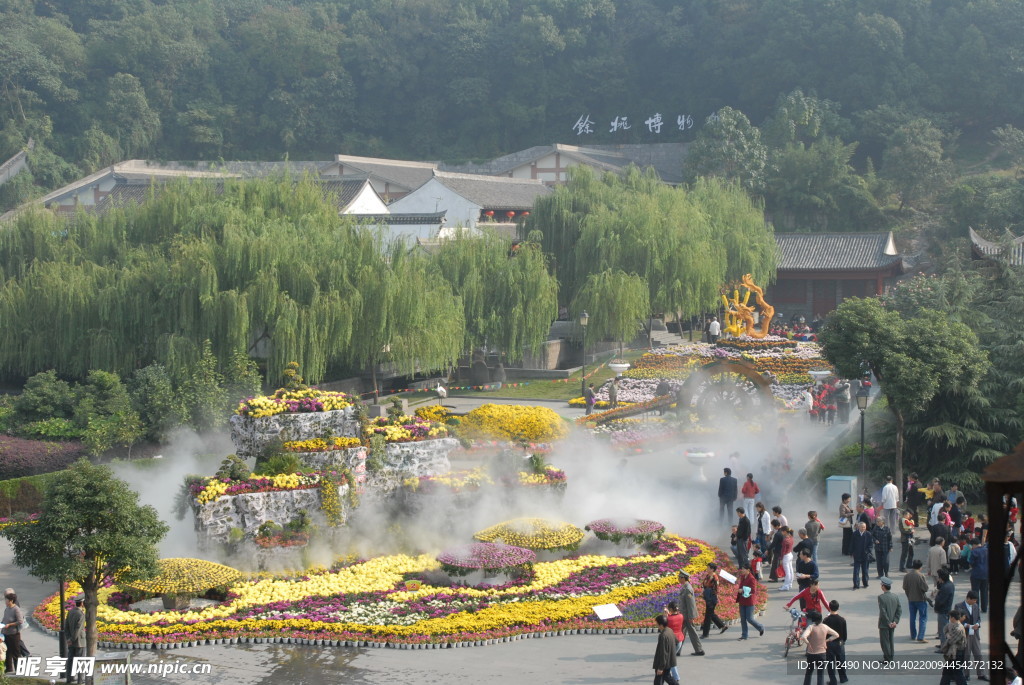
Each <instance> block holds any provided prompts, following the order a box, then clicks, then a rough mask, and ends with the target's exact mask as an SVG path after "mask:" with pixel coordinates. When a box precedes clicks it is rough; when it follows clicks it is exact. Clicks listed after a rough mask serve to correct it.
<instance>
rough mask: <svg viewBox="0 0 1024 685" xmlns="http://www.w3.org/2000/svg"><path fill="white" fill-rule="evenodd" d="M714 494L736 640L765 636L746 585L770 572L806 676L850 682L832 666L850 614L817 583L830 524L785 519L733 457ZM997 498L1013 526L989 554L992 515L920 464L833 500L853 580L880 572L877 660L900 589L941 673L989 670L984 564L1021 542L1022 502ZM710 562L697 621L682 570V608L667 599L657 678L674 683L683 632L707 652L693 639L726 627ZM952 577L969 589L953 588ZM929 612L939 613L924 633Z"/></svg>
mask: <svg viewBox="0 0 1024 685" xmlns="http://www.w3.org/2000/svg"><path fill="white" fill-rule="evenodd" d="M718 496H719V518H720V521H721V522H722V523H723V524H726V523H727V524H728V525H729V526H730V547H731V551H732V554H733V557H734V558H735V561H736V566H737V568H738V569H739V574H738V578H737V579H736V586H735V587H736V592H737V603H738V604H739V608H740V628H741V635H740V636H739V637H738V638H737V639H739V640H746V639H748V638H749V637H750V636H751V634H752V633H751V629H753V630H756V631H757V633H758V635H759V636H762V635H764V626H763V625H762V624H761V623H760V622H758V621H757V619H756V618H755V606H754V599H753V596H754V590H755V588H756V586H757V583H758V582H759V581H760V582H764V583H778V584H779V587H778V589H779V590H780V591H786V592H790V593H792V595H791V597H790V599H789V600H788V601H787V602H786V603H785V604H784V608H785V609H787V610H790V609H791V608H792V607H794V605H797V604H798V605H799V607H800V612H799V613H798V614H794V615H795V616H798V617H799V619H798V620H799V621H800V623H799V624H798V625H797V628H796V629H797V631H798V632H799V635H800V638H801V640H802V642H803V643H804V644H805V645H806V648H807V654H806V661H807V668H806V671H805V673H804V683H805V685H809V684H810V682H811V680H812V678H813V677H814V676H815V675H817V682H818V683H819V685H821V683H823V678H824V676H825V672H826V671H828V677H829V682H830V685H835V683H836V682H840V683H845V682H847V680H848V677H847V674H846V673H845V672H844V671H842V670H840V669H838V668H837V664H839V663H841V662H842V661H844V660H845V658H846V656H845V643H846V640H847V625H846V619H845V617H843V616H842V615H840V610H839V609H840V607H839V602H838V601H836V600H835V599H832V600H829V598H828V597H827V596H826V592H825V589H824V588H822V587H821V580H820V571H819V566H818V548H819V542H820V538H821V536H822V534H823V533H824V531H825V528H826V526H825V524H824V523H822V520H821V518H820V517H819V515H818V512H817V511H814V510H811V511H808V512H807V513H806V518H804V517H803V516H800V517H798V518H799V520H800V522H799V523H791V522H790V521H789V519H788V518H787V516H786V515H785V514H784V513H783V509H782V507H781V506H780V505H774V506H770V507H769V506H768V505H767V504H766V503H765V501H764V498H763V494H762V492H761V488H760V486H759V485H758V483H757V481H756V480H755V478H754V474H753V473H747V474H746V476H745V478H744V479H743V481H742V483H740V482H739V479H738V478H737V477H735V476H733V474H732V470H731V469H730V468H725V469H724V471H723V475H722V477H721V478H720V480H719V488H718ZM1004 508H1005V510H1006V514H1007V518H1008V520H1009V525H1008V528H1007V530H1006V531H1005V544H1004V545H1003V549H1004V550H1005V553H1004V555H1003V557H1002V558H1000V559H998V561H997V560H994V559H993V560H990V559H989V547H988V541H989V536H990V535H991V534H992V533H991V531H990V530H989V522H988V518H987V517H986V516H985V515H984V514H982V513H978V514H975V513H974V512H972V510H971V508H970V507H969V506H968V503H967V500H966V496H965V495H964V494H963V493H962V492H961V491H960V489H959V487H957V485H951V486H950V487H949V489H948V490H943V488H942V484H941V482H940V480H939V479H933V480H932V481H930V482H929V483H928V484H927V485H926V484H925V483H924V482H922V481H921V480H920V479H919V478H918V476H917V474H911V475H910V476H909V477H908V479H907V480H906V482H905V483H904V484H903V485H902V487H900V486H899V485H897V484H896V483H895V482H894V479H893V478H891V477H889V478H887V479H886V482H885V484H884V485H883V486H882V487H881V488H880V490H879V491H878V492H877V493H875V494H874V495H872V494H870V493H869V491H868V490H867V489H865V490H864V491H863V492H862V493H860V494H858V495H857V500H856V502H854V498H853V495H851V494H849V493H847V494H843V495H842V498H841V502H840V503H839V511H838V513H839V519H838V528H839V530H840V531H841V535H842V541H841V554H842V555H844V556H846V557H849V563H850V566H851V567H852V581H853V582H852V587H853V589H854V590H859V589H861V588H870V587H871V586H872V585H873V584H874V583H876V582H877V583H878V587H879V588H880V590H881V592H880V594H879V595H878V597H877V604H878V632H879V645H880V647H881V652H882V660H883V661H884V662H889V663H891V662H893V661H894V659H895V651H896V647H895V633H896V630H897V628H898V626H899V624H900V623H901V622H902V621H903V620H904V604H903V598H901V597H899V595H898V590H902V594H903V595H904V596H905V602H906V609H907V615H906V618H907V623H908V624H909V636H910V639H911V640H912V641H914V642H916V643H927V642H929V640H930V639H934V640H935V645H934V649H935V652H936V654H937V655H940V659H941V660H942V663H943V664H944V666H943V669H942V674H941V683H942V684H943V685H945V684H946V683H961V684H962V683H966V682H967V681H968V680H969V679H970V678H971V676H972V675H973V676H975V677H976V678H977V679H978V680H981V681H988V680H989V672H988V669H987V668H986V665H987V662H985V661H983V655H982V648H981V639H980V631H981V624H982V616H983V615H984V614H985V613H987V612H988V608H989V587H988V570H989V564H990V563H1002V564H1005V565H1006V567H1007V568H1008V569H1009V568H1010V565H1011V564H1012V563H1013V561H1014V559H1015V558H1016V556H1017V554H1018V547H1019V544H1018V542H1017V540H1016V536H1015V533H1014V531H1015V527H1016V526H1015V524H1016V521H1017V517H1018V513H1019V512H1018V508H1017V502H1016V500H1015V499H1014V498H1012V497H1006V498H1004ZM1001 535H1002V534H1001ZM897 545H898V546H899V547H898V551H897ZM922 547H923V548H925V549H924V551H922V549H921V548H922ZM894 554H896V555H897V560H895V562H893V561H892V557H893V555H894ZM893 564H895V567H896V572H898V573H900V574H903V576H902V581H901V582H897V581H894V580H893V579H892V577H891V576H892V575H894V574H893V571H892V568H893ZM709 570H710V573H707V574H704V580H703V581H702V588H701V595H702V597H703V599H704V601H705V604H706V606H707V609H706V611H705V615H704V618H703V622H702V623H700V624H698V623H697V621H698V618H699V617H698V615H697V607H696V605H695V603H694V592H693V589H692V588H690V586H689V576H688V575H687V574H685V573H683V574H680V583H681V587H682V588H683V589H682V590H681V592H680V601H679V603H678V607H683V608H682V609H681V610H680V609H677V606H676V605H675V603H673V605H671V606H670V607H668V608H667V609H666V612H667V619H668V621H667V623H665V626H663V627H666V629H667V630H668V632H673V633H674V634H673V635H672V637H671V638H669V637H665V636H664V633H665V630H662V637H661V638H659V639H660V640H662V639H663V640H665V642H666V644H667V645H668V644H670V645H671V649H668V648H667V647H666V648H665V649H662V648H661V647H660V646H659V655H661V656H663V657H664V658H659V657H657V656H656V658H655V669H656V671H658V672H659V673H658V676H657V677H656V680H655V682H656V683H660V682H665V683H673V682H678V674H677V673H674V671H673V669H674V668H675V666H676V661H675V655H677V654H678V653H679V652H680V650H681V646H682V644H684V642H685V640H687V639H688V640H689V642H690V644H691V646H692V647H693V650H694V654H696V655H700V656H703V655H704V648H703V643H702V642H701V640H702V639H706V638H707V637H708V635H709V632H710V629H711V627H712V626H714V627H716V628H718V629H719V631H720V633H724V632H725V631H726V630H728V627H727V626H726V625H725V623H723V622H722V621H721V619H720V618H719V617H718V616H717V614H716V613H715V607H716V604H717V600H718V592H719V588H720V581H719V577H718V575H717V567H716V566H714V565H712V566H711V567H709ZM961 577H962V578H963V581H961V580H960V578H961ZM958 582H962V585H963V586H967V587H969V589H966V588H964V590H965V591H961V592H962V593H958V589H957V587H956V584H957V583H958ZM894 588H897V591H895V592H894ZM793 611H794V612H795V611H796V610H795V609H793ZM676 614H680V616H681V620H679V621H678V625H676V623H675V621H674V620H673V618H672V617H673V616H674V615H676ZM929 614H931V615H933V616H934V617H935V619H934V624H933V625H934V633H931V634H930V633H929V629H928V619H929ZM691 620H692V621H693V623H692V624H691ZM661 625H662V624H661V622H660V620H659V626H661ZM698 625H699V626H700V627H701V632H700V634H699V635H698V634H697V631H696V627H697V626H698ZM1013 628H1014V630H1013V632H1012V633H1011V635H1012V636H1013V637H1014V638H1016V639H1017V640H1018V641H1019V642H1018V647H1019V648H1020V647H1021V646H1024V611H1022V610H1021V609H1018V610H1017V612H1016V615H1015V617H1014V620H1013ZM929 635H931V636H932V637H929ZM659 645H661V642H659ZM1018 651H1024V650H1020V649H1019V650H1018ZM1020 656H1021V654H1018V658H1019V657H1020ZM965 666H971V668H965ZM971 670H973V671H974V673H973V674H972V673H971V672H970V671H971ZM837 678H838V681H837ZM1015 682H1017V683H1019V680H1018V681H1015Z"/></svg>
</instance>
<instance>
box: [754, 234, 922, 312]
mask: <svg viewBox="0 0 1024 685" xmlns="http://www.w3.org/2000/svg"><path fill="white" fill-rule="evenodd" d="M775 240H776V242H777V243H778V246H779V268H778V275H777V278H776V282H775V283H774V284H773V285H771V286H769V287H768V291H767V294H766V295H765V299H767V300H768V301H769V302H771V303H772V305H773V306H774V307H775V309H776V311H777V312H778V313H779V314H780V315H781V317H780V318H781V319H782V320H784V321H789V320H791V319H792V317H794V316H803V317H805V318H806V319H807V320H808V321H811V320H812V319H814V318H816V317H818V318H823V317H824V316H825V315H826V314H828V313H829V312H831V311H832V310H834V309H835V308H836V307H837V306H839V303H840V302H842V301H843V300H845V299H846V298H848V297H870V296H873V295H882V294H883V293H884V292H885V291H886V288H888V287H890V286H891V285H892V284H893V282H894V281H895V279H896V277H897V276H899V275H900V274H902V273H903V271H904V263H903V257H901V256H900V254H899V253H898V252H897V250H896V243H895V241H894V240H893V236H892V232H891V231H890V232H888V233H776V234H775Z"/></svg>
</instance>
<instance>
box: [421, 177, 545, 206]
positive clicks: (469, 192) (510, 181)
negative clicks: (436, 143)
mask: <svg viewBox="0 0 1024 685" xmlns="http://www.w3.org/2000/svg"><path fill="white" fill-rule="evenodd" d="M434 178H435V179H437V181H438V183H441V184H442V185H444V186H445V187H447V188H449V189H450V190H451V191H452V192H454V193H458V194H459V195H461V196H462V197H464V198H466V199H467V200H469V201H470V202H473V203H474V204H477V205H480V206H481V207H483V208H484V209H494V210H508V209H514V210H528V209H531V208H532V207H533V202H534V200H536V199H537V198H538V197H540V196H542V195H550V194H551V193H552V192H553V191H552V190H551V188H548V187H547V186H546V185H544V184H543V183H541V182H540V181H534V180H532V179H519V178H503V177H500V176H478V175H475V174H453V173H449V172H444V171H436V172H434Z"/></svg>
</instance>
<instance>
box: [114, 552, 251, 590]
mask: <svg viewBox="0 0 1024 685" xmlns="http://www.w3.org/2000/svg"><path fill="white" fill-rule="evenodd" d="M157 567H158V571H157V574H156V576H154V577H153V578H151V579H149V580H136V581H133V582H130V583H124V584H122V587H123V588H124V589H126V590H134V591H136V592H148V593H151V594H155V595H160V594H164V593H195V592H202V591H204V590H209V589H210V588H215V587H224V586H227V585H230V584H232V583H234V582H235V581H236V580H238V579H239V577H241V575H242V574H241V573H240V572H238V571H236V570H235V569H233V568H231V567H230V566H224V565H223V564H215V563H214V562H212V561H206V560H205V559H187V558H175V559H161V560H160V561H158V562H157Z"/></svg>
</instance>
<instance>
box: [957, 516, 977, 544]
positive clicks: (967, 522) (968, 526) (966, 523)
mask: <svg viewBox="0 0 1024 685" xmlns="http://www.w3.org/2000/svg"><path fill="white" fill-rule="evenodd" d="M962 525H963V528H964V530H963V533H964V536H965V537H967V539H968V540H970V539H971V538H973V537H974V526H975V522H974V515H973V514H971V512H969V511H965V512H964V520H963V523H962ZM960 546H961V547H963V545H960Z"/></svg>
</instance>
